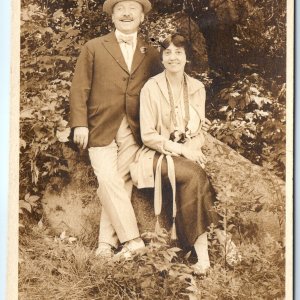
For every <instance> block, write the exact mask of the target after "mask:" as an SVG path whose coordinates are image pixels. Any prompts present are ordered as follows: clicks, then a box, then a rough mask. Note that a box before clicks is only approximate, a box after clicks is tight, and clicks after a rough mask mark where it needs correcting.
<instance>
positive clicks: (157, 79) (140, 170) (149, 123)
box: [130, 72, 205, 188]
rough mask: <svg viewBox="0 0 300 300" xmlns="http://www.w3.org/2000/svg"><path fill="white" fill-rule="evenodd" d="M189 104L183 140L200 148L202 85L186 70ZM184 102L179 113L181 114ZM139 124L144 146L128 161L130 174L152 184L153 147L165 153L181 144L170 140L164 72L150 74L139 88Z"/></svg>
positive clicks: (141, 183) (177, 150)
mask: <svg viewBox="0 0 300 300" xmlns="http://www.w3.org/2000/svg"><path fill="white" fill-rule="evenodd" d="M185 76H186V80H187V87H188V98H189V106H190V126H189V127H190V129H191V139H190V140H189V141H187V142H186V143H185V145H188V146H190V147H193V148H194V149H201V147H202V146H203V144H204V141H205V133H204V132H203V131H202V129H201V127H202V124H203V122H204V119H205V88H204V85H203V84H202V83H201V82H200V81H199V80H196V79H194V78H192V77H190V76H188V75H187V74H185ZM183 105H184V104H182V103H181V104H180V107H181V109H180V110H179V114H180V115H181V118H183V112H184V109H183ZM140 128H141V137H142V141H143V143H144V146H143V147H142V148H141V149H140V150H139V151H138V153H137V155H136V158H135V161H134V163H132V164H131V165H130V172H131V177H132V180H133V183H134V185H136V186H137V187H138V188H147V187H154V173H153V159H154V154H155V151H157V152H159V153H161V154H165V155H174V154H175V155H176V154H177V155H180V154H181V153H182V151H181V147H182V144H179V143H176V142H173V141H171V140H170V134H171V132H172V131H173V130H174V124H173V122H172V118H171V106H170V101H169V95H168V88H167V83H166V75H165V72H162V73H160V74H158V75H156V76H154V77H151V78H150V79H149V80H148V81H147V82H146V84H145V85H144V87H143V88H142V90H141V95H140Z"/></svg>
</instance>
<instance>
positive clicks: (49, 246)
mask: <svg viewBox="0 0 300 300" xmlns="http://www.w3.org/2000/svg"><path fill="white" fill-rule="evenodd" d="M143 238H144V240H146V242H147V247H146V249H145V250H144V251H143V252H141V253H139V254H138V255H135V256H134V257H133V258H132V259H131V260H128V261H124V260H115V261H111V262H107V261H106V262H104V261H101V260H100V259H98V258H97V257H95V256H94V251H93V250H91V249H89V248H87V247H85V246H84V245H83V244H82V243H81V242H80V241H77V240H75V238H70V237H66V236H61V237H53V236H50V235H49V233H48V232H47V230H45V229H42V228H39V227H33V228H32V231H31V232H30V234H26V233H24V234H22V235H20V259H19V299H26V300H37V299H39V300H43V299H47V300H48V299H63V300H69V299H70V300H71V299H72V300H77V299H82V300H83V299H109V300H111V299H190V300H194V299H283V298H284V249H283V248H282V246H281V245H280V243H278V242H276V241H275V240H274V239H273V238H272V237H271V236H267V237H266V239H265V242H264V243H261V244H262V246H258V245H255V244H253V243H250V242H248V243H244V244H241V245H240V251H241V254H242V256H243V261H242V263H241V264H240V265H238V266H236V267H235V268H233V269H229V268H228V267H227V266H226V265H224V263H223V260H222V257H221V254H220V251H218V247H219V245H216V243H214V242H213V241H211V246H210V248H211V249H210V250H211V251H210V252H211V254H212V255H211V260H212V268H211V269H210V272H209V274H208V275H207V276H205V277H202V278H200V277H195V276H194V275H193V274H192V269H191V268H190V266H189V265H190V262H189V261H190V257H189V254H187V255H186V254H185V253H184V252H183V251H182V250H181V249H180V248H177V247H171V246H169V245H168V241H167V235H166V234H165V233H161V234H160V235H159V236H158V235H156V234H155V233H146V234H144V236H143Z"/></svg>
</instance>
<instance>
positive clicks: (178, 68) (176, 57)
mask: <svg viewBox="0 0 300 300" xmlns="http://www.w3.org/2000/svg"><path fill="white" fill-rule="evenodd" d="M162 63H163V65H164V67H165V69H166V70H167V71H168V72H171V73H181V72H183V71H184V67H185V64H186V54H185V50H184V48H183V47H176V46H175V45H174V44H173V43H171V44H170V46H169V47H168V48H166V49H165V50H163V55H162Z"/></svg>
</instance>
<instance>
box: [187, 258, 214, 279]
mask: <svg viewBox="0 0 300 300" xmlns="http://www.w3.org/2000/svg"><path fill="white" fill-rule="evenodd" d="M191 267H192V269H193V273H194V274H195V275H199V276H205V275H206V274H207V272H208V270H209V268H210V265H203V264H202V263H201V262H199V261H198V262H197V263H196V264H194V265H192V266H191Z"/></svg>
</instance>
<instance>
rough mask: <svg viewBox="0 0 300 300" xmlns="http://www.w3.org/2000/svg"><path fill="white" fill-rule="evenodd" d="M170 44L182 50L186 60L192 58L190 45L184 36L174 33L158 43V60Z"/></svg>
mask: <svg viewBox="0 0 300 300" xmlns="http://www.w3.org/2000/svg"><path fill="white" fill-rule="evenodd" d="M171 44H174V46H176V47H182V48H184V51H185V55H186V58H187V60H191V58H192V45H191V43H190V42H189V41H188V40H187V39H186V38H185V36H184V35H182V34H179V33H174V34H172V35H170V36H168V37H167V38H166V39H164V40H163V41H162V42H161V43H160V58H161V59H162V55H163V52H164V50H165V49H167V48H168V47H169V46H170V45H171Z"/></svg>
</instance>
